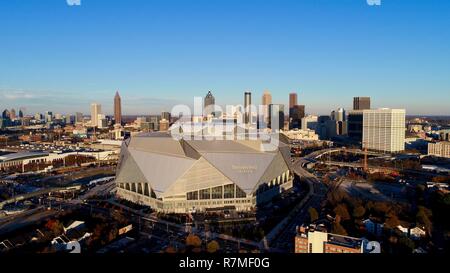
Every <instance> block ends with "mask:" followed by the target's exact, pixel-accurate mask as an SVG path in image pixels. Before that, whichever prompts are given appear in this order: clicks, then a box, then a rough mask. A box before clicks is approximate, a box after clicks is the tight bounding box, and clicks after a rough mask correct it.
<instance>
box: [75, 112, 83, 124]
mask: <svg viewBox="0 0 450 273" xmlns="http://www.w3.org/2000/svg"><path fill="white" fill-rule="evenodd" d="M78 122H83V113H80V112H76V113H75V123H78Z"/></svg>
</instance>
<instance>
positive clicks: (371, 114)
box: [362, 108, 406, 152]
mask: <svg viewBox="0 0 450 273" xmlns="http://www.w3.org/2000/svg"><path fill="white" fill-rule="evenodd" d="M405 115H406V111H405V109H386V108H384V109H377V110H364V111H363V136H362V142H363V148H367V149H370V150H377V151H384V152H400V151H403V150H404V149H405Z"/></svg>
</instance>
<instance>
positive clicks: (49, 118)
mask: <svg viewBox="0 0 450 273" xmlns="http://www.w3.org/2000/svg"><path fill="white" fill-rule="evenodd" d="M44 118H45V122H52V121H53V112H52V111H46V112H45V116H44Z"/></svg>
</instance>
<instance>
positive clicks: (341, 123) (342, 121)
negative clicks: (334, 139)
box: [331, 108, 348, 135]
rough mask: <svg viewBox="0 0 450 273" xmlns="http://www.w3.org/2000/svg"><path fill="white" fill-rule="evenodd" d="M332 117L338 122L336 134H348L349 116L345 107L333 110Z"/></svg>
mask: <svg viewBox="0 0 450 273" xmlns="http://www.w3.org/2000/svg"><path fill="white" fill-rule="evenodd" d="M331 119H332V120H333V121H335V122H336V134H337V135H346V134H347V132H348V130H347V127H348V126H347V116H346V113H345V110H344V109H343V108H339V109H338V110H336V111H333V112H331Z"/></svg>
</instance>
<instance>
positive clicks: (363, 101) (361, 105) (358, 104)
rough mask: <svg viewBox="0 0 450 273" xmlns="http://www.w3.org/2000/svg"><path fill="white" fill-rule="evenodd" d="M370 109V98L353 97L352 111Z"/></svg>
mask: <svg viewBox="0 0 450 273" xmlns="http://www.w3.org/2000/svg"><path fill="white" fill-rule="evenodd" d="M367 109H370V97H354V98H353V110H367Z"/></svg>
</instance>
